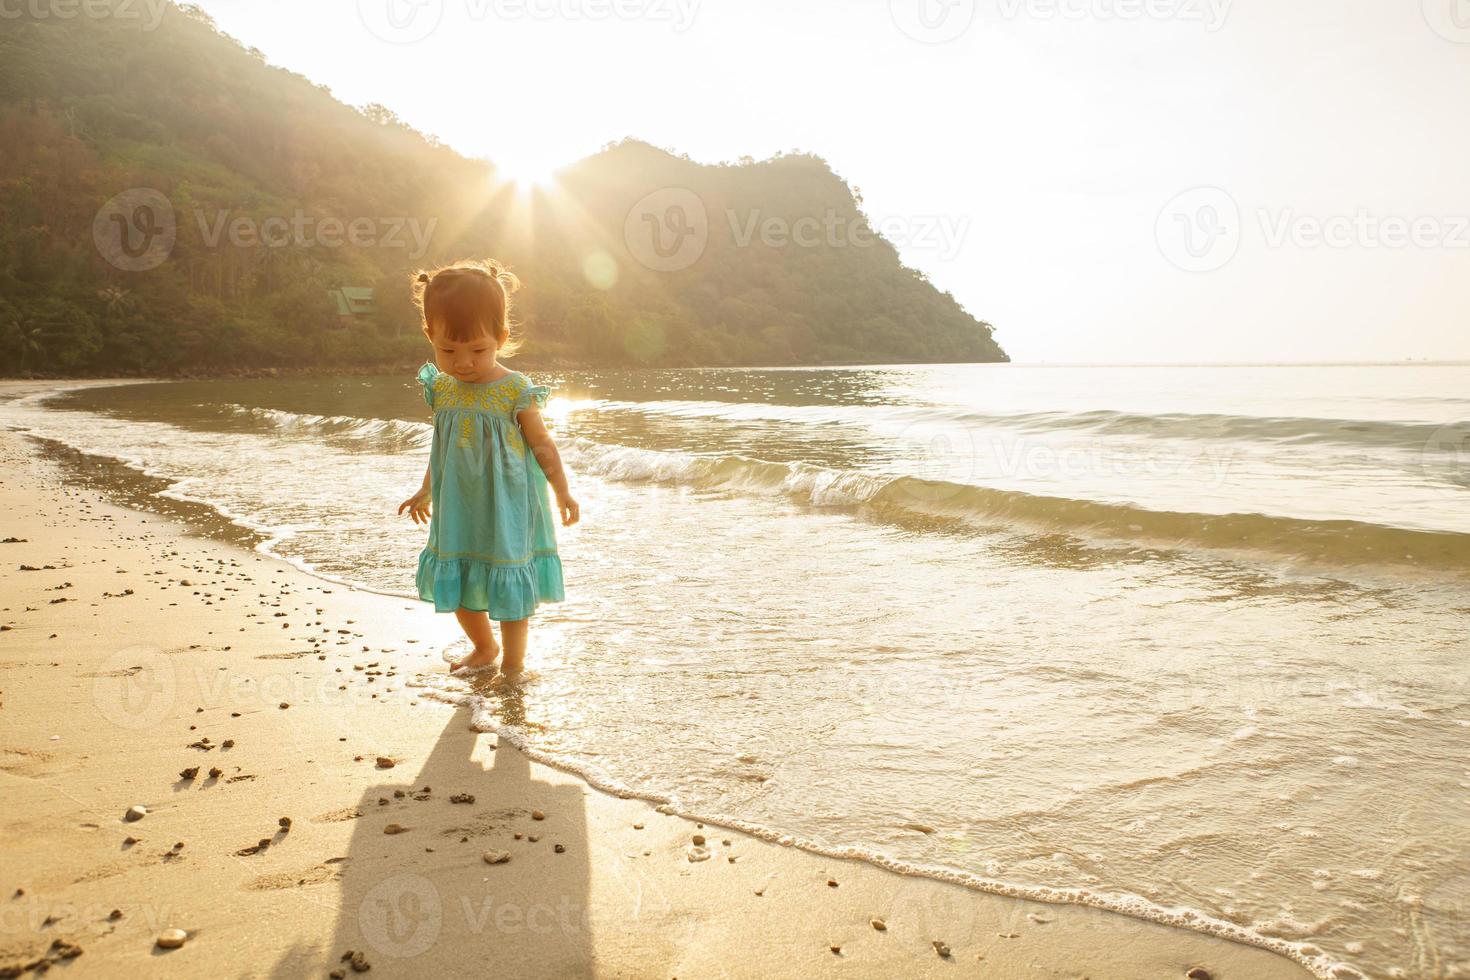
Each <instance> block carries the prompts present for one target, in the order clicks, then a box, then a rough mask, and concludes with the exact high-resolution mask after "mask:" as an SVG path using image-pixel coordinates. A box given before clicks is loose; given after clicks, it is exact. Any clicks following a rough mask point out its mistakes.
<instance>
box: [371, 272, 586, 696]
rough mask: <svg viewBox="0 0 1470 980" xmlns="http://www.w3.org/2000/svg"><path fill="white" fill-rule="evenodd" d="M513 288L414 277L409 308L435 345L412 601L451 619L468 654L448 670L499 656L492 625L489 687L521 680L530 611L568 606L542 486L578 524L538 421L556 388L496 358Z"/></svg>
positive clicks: (511, 347)
mask: <svg viewBox="0 0 1470 980" xmlns="http://www.w3.org/2000/svg"><path fill="white" fill-rule="evenodd" d="M519 285H520V282H519V280H517V279H516V277H515V276H513V275H512V274H511V273H510V272H508V271H506V270H505V269H504V268H502V267H501V266H500V264H499V263H497V262H495V261H493V260H491V261H488V262H457V263H455V264H454V265H450V266H446V267H444V268H442V269H439V270H437V271H436V272H432V273H428V272H425V273H420V274H419V276H418V277H417V280H416V281H415V284H414V290H413V291H414V299H415V301H416V302H417V303H418V306H419V309H420V310H421V311H422V312H423V327H424V336H426V337H428V339H429V343H430V344H432V345H433V348H434V361H433V362H432V363H427V362H426V363H425V364H424V366H423V367H422V368H420V369H419V373H418V380H419V382H420V383H421V384H422V385H423V389H424V401H426V402H428V404H429V406H430V407H431V408H432V409H433V410H434V442H433V446H432V448H431V449H430V452H429V465H428V467H427V468H426V469H425V470H424V482H423V485H422V486H421V487H420V488H419V491H418V493H416V494H414V495H413V496H412V497H409V498H408V499H407V500H405V501H404V502H403V503H402V504H400V505H399V506H398V513H399V514H400V515H402V514H403V512H404V511H408V513H409V515H410V516H411V517H412V518H413V520H414V523H415V524H420V523H424V522H427V523H428V525H429V543H428V546H427V547H425V548H424V550H423V552H422V553H421V554H420V555H419V568H418V575H417V584H418V592H419V598H420V599H422V600H424V601H425V602H432V603H433V604H434V609H435V611H437V612H449V611H451V610H453V612H454V615H455V616H456V617H457V618H458V619H459V625H460V626H461V627H462V628H463V629H464V632H465V636H467V637H469V639H470V641H471V642H472V643H473V644H474V645H475V648H474V651H473V652H472V653H470V655H469V656H467V657H465V658H463V659H462V660H459V661H456V662H454V663H453V664H451V665H450V668H449V669H450V671H451V672H452V671H455V670H459V669H460V668H473V667H487V666H489V665H490V664H493V663H494V662H495V658H496V657H498V656H500V655H501V650H500V648H499V647H497V646H496V644H495V633H494V631H493V630H492V629H491V628H490V620H491V619H494V620H496V621H497V622H499V623H500V639H501V642H502V643H503V644H504V647H505V649H504V659H503V660H502V661H501V664H500V672H499V673H498V674H496V676H495V678H494V679H493V680H492V682H491V683H492V684H495V685H496V686H505V685H507V684H514V683H516V682H518V681H519V680H520V679H521V675H522V672H523V671H524V669H525V662H526V632H527V619H528V617H529V616H530V615H531V613H532V612H534V611H535V609H536V606H537V605H538V604H540V603H542V602H560V601H561V600H562V599H563V598H564V595H563V590H562V576H561V558H560V556H559V555H558V554H557V551H556V531H555V525H554V524H553V523H552V520H551V515H550V508H549V507H548V505H547V499H546V486H547V483H548V481H549V482H550V484H551V486H552V487H554V488H555V490H556V503H557V509H558V510H559V511H560V512H561V522H562V524H563V525H566V526H568V527H570V526H571V525H573V524H575V523H577V519H578V517H579V516H580V515H579V512H578V508H577V502H576V501H575V500H573V499H572V495H571V493H570V492H569V491H568V490H567V477H566V473H565V472H564V471H563V469H562V465H561V456H560V454H559V453H557V451H556V445H555V444H554V443H553V442H552V441H551V436H550V434H549V433H548V432H547V431H546V423H545V422H544V421H543V420H542V418H541V412H540V409H541V408H543V407H545V405H546V399H547V396H548V395H550V394H551V389H550V388H548V387H547V386H545V385H537V384H532V383H531V379H530V378H528V377H526V376H525V375H524V374H521V373H520V372H518V371H512V370H510V369H508V368H506V367H504V366H503V365H501V364H500V363H498V361H497V359H496V358H497V355H501V356H505V355H509V354H512V353H514V352H515V350H516V349H517V347H518V346H519V344H518V343H515V342H512V341H511V340H510V319H509V294H510V293H512V292H514V291H515V289H516V288H517V287H518V286H519Z"/></svg>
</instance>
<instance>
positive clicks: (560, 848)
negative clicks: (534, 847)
mask: <svg viewBox="0 0 1470 980" xmlns="http://www.w3.org/2000/svg"><path fill="white" fill-rule="evenodd" d="M551 849H552V850H553V851H555V852H556V853H558V854H562V853H564V852H565V851H566V849H567V846H566V845H565V844H553V845H551Z"/></svg>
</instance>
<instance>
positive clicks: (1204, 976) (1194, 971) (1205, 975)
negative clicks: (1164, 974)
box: [1184, 966, 1210, 980]
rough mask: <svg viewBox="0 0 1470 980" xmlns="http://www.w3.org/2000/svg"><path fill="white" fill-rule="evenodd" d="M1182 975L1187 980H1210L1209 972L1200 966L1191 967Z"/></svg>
mask: <svg viewBox="0 0 1470 980" xmlns="http://www.w3.org/2000/svg"><path fill="white" fill-rule="evenodd" d="M1184 975H1185V976H1186V977H1188V978H1189V980H1210V971H1209V970H1206V969H1205V968H1204V967H1202V966H1196V967H1191V968H1190V971H1189V972H1188V973H1186V974H1184Z"/></svg>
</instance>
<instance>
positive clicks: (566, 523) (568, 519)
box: [556, 493, 582, 527]
mask: <svg viewBox="0 0 1470 980" xmlns="http://www.w3.org/2000/svg"><path fill="white" fill-rule="evenodd" d="M556 509H557V510H559V511H561V525H562V527H571V526H572V525H573V524H575V523H577V521H579V520H581V518H582V509H581V508H580V507H578V506H577V502H576V501H575V500H573V499H572V495H571V494H569V493H559V494H557V495H556Z"/></svg>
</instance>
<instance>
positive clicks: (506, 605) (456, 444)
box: [417, 362, 565, 622]
mask: <svg viewBox="0 0 1470 980" xmlns="http://www.w3.org/2000/svg"><path fill="white" fill-rule="evenodd" d="M418 380H419V383H420V384H422V385H423V387H424V401H425V402H427V403H428V404H429V407H430V408H432V409H433V410H434V443H433V447H432V449H431V450H430V455H429V484H430V499H431V502H432V506H431V509H430V512H429V544H428V546H427V547H426V548H424V550H423V552H422V553H421V554H420V555H419V570H418V576H417V584H418V591H419V598H420V599H422V600H424V601H425V602H432V603H433V604H434V609H435V611H437V612H453V611H454V610H456V609H458V608H461V607H463V608H465V609H470V610H474V611H476V612H488V613H489V614H490V618H491V619H493V620H496V621H497V622H511V621H514V620H518V619H525V618H526V617H527V616H529V615H531V613H532V612H534V611H535V609H536V606H537V605H539V604H540V603H543V602H560V601H561V600H562V599H563V598H564V597H565V595H564V592H563V589H562V577H561V557H560V556H559V555H558V554H557V551H556V524H555V522H554V521H553V520H552V510H551V507H550V505H549V503H548V501H547V482H546V474H544V473H543V472H541V465H540V464H539V463H537V462H536V457H535V455H534V454H533V453H532V452H531V449H530V447H529V446H527V445H526V440H525V438H524V437H523V436H522V435H521V429H520V426H519V425H517V424H516V413H517V412H519V411H521V410H522V409H527V408H532V407H535V408H542V407H545V405H546V399H547V396H549V395H550V394H551V389H550V388H548V387H547V386H545V385H537V384H532V383H531V379H530V378H528V377H526V376H525V375H524V374H521V373H520V372H519V371H513V372H511V373H510V374H508V375H506V376H505V377H503V378H501V379H500V380H499V381H489V382H486V383H484V384H469V383H466V382H464V381H460V380H459V379H458V378H456V377H454V376H453V375H451V374H444V373H443V372H441V371H440V370H439V369H438V368H437V367H435V366H434V364H433V363H432V362H430V363H426V364H425V365H424V366H423V367H421V368H419V373H418Z"/></svg>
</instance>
